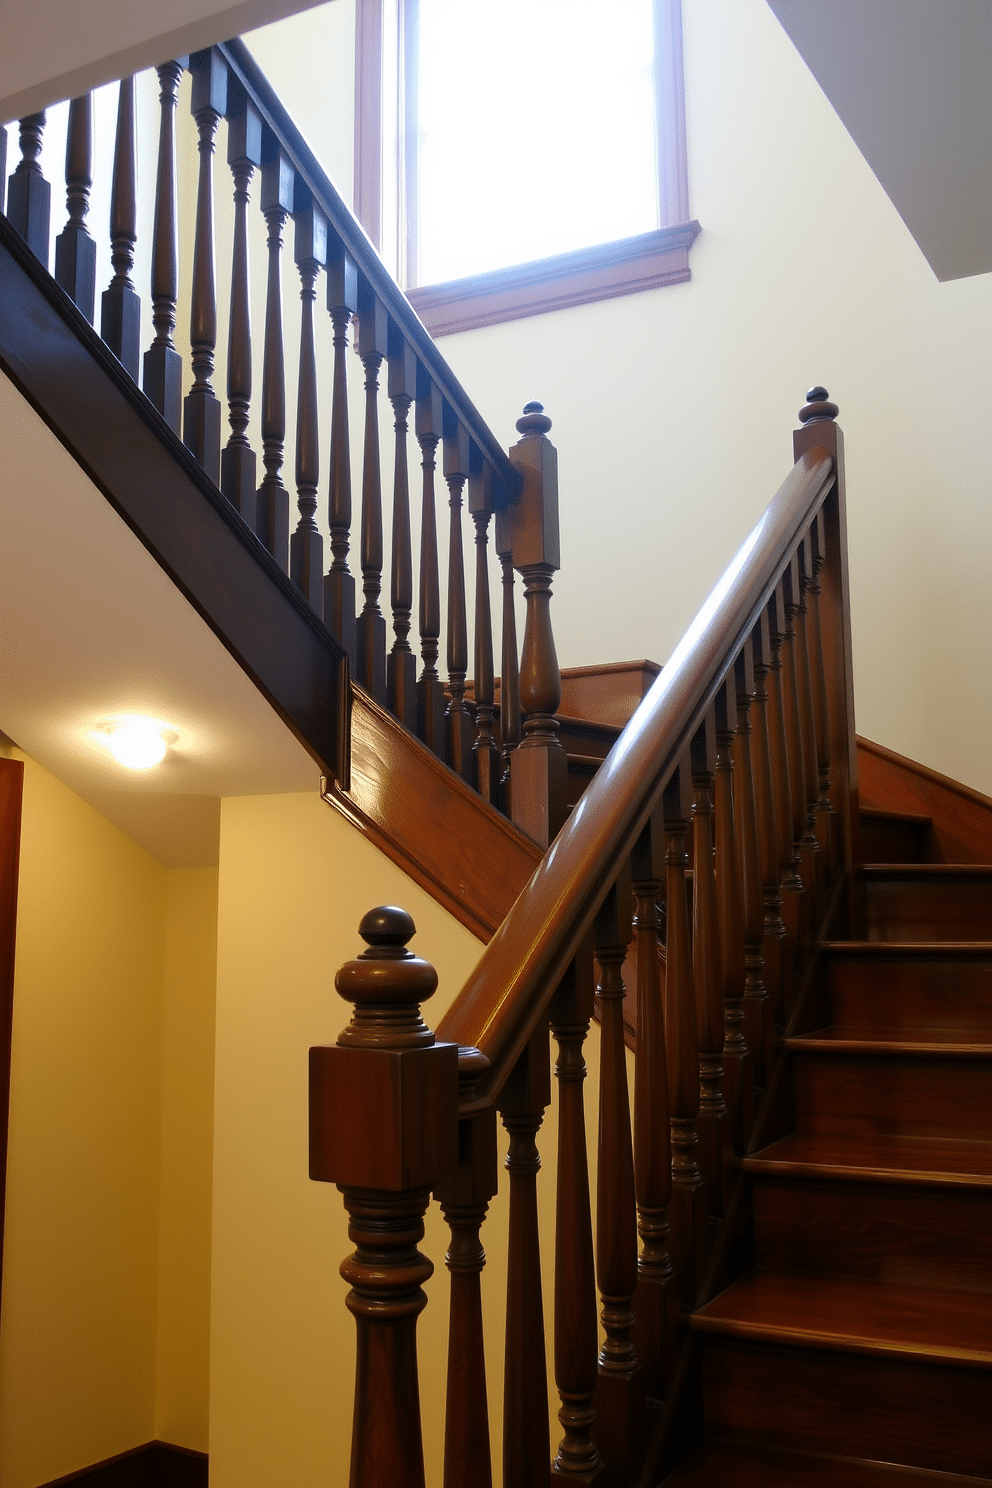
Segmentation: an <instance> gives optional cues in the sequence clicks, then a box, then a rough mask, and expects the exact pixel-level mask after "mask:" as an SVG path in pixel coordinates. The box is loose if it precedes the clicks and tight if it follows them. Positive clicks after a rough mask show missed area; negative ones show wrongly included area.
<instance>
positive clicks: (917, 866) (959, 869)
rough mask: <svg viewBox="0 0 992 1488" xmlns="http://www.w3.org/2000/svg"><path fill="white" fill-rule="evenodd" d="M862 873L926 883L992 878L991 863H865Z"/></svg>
mask: <svg viewBox="0 0 992 1488" xmlns="http://www.w3.org/2000/svg"><path fill="white" fill-rule="evenodd" d="M860 872H861V873H862V874H863V875H864V877H865V878H867V879H872V878H906V879H916V880H918V881H919V882H920V883H926V882H927V881H928V880H929V879H936V880H938V881H944V882H946V880H947V879H953V878H965V879H980V878H983V877H984V878H992V864H990V863H865V864H864V866H863V867H862V868H861V869H860Z"/></svg>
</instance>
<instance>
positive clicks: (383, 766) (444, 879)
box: [325, 686, 541, 941]
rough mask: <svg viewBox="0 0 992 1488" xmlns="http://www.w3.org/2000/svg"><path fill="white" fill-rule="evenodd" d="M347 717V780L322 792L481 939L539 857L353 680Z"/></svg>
mask: <svg viewBox="0 0 992 1488" xmlns="http://www.w3.org/2000/svg"><path fill="white" fill-rule="evenodd" d="M351 718H352V735H351V750H352V754H351V784H350V787H349V789H348V790H347V791H342V790H340V789H338V788H337V787H333V788H330V789H328V790H327V791H326V792H325V799H326V800H328V801H329V802H330V803H331V805H332V806H334V807H335V808H336V809H337V810H339V811H341V812H342V813H343V814H344V815H345V816H346V817H347V818H348V819H349V821H351V822H353V823H354V824H355V825H356V826H358V827H360V828H361V829H362V831H364V832H365V833H366V834H367V835H368V836H369V838H370V839H371V840H372V841H373V842H374V843H375V844H376V846H377V847H379V848H381V850H382V851H383V852H384V853H386V855H387V857H390V858H392V860H393V862H394V863H397V864H399V866H400V867H401V868H402V869H403V870H404V872H405V873H409V875H410V877H411V878H413V879H414V880H415V881H416V882H417V883H419V884H420V885H421V887H422V888H425V889H426V890H427V892H428V893H429V894H432V895H433V896H434V898H435V899H437V901H438V903H440V904H443V905H444V907H445V908H446V909H448V910H449V911H450V912H451V913H452V914H453V915H455V917H456V918H457V919H459V920H460V921H461V923H462V924H463V925H465V926H466V927H467V928H468V929H469V930H471V931H472V933H473V935H477V936H478V938H479V939H480V940H482V941H488V940H489V938H490V937H491V936H492V935H493V933H494V931H495V930H496V928H497V926H498V925H499V924H501V922H502V921H503V919H504V918H505V916H506V914H507V911H508V910H509V908H510V906H511V905H512V903H513V901H514V899H515V898H516V897H517V895H518V894H519V893H520V890H521V889H522V888H523V886H524V884H525V883H526V882H527V881H528V879H529V878H530V876H531V874H532V873H533V872H534V869H535V868H536V867H537V865H538V863H539V862H540V860H541V852H540V849H539V848H538V847H537V844H536V843H534V842H531V841H530V839H529V838H528V837H525V836H524V834H523V833H522V832H519V831H517V829H516V828H515V827H513V826H511V824H510V823H509V822H508V821H507V820H506V819H505V818H504V817H502V816H500V814H499V813H498V812H497V811H495V810H494V809H493V808H492V807H491V806H489V805H488V804H487V803H486V802H485V801H483V800H482V798H481V797H480V796H479V795H478V794H477V792H475V791H474V790H472V789H471V787H470V786H469V785H467V784H466V783H465V782H464V781H462V780H459V779H458V777H457V776H456V775H454V774H453V772H452V771H451V770H449V769H448V768H447V767H446V766H445V765H444V764H442V762H441V761H440V760H439V759H438V758H437V756H436V755H435V754H433V753H432V752H431V751H430V750H429V749H427V748H425V746H424V745H422V744H421V743H420V742H419V741H418V740H416V739H414V738H413V737H412V736H411V735H410V734H408V733H407V732H406V730H405V729H404V728H403V727H402V726H401V725H400V724H399V723H398V722H397V720H396V719H395V718H393V717H392V715H391V714H389V713H388V712H387V711H386V709H385V708H383V707H381V706H380V705H379V704H378V703H376V702H375V701H374V700H373V699H372V698H370V697H369V696H368V694H367V693H365V692H364V691H363V690H362V689H361V688H359V687H357V686H356V687H354V688H353V689H352V709H351Z"/></svg>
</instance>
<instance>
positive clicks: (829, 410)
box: [799, 385, 840, 424]
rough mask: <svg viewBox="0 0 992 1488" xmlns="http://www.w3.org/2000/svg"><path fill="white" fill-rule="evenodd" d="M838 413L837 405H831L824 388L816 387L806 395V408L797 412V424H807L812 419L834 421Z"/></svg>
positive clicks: (828, 395)
mask: <svg viewBox="0 0 992 1488" xmlns="http://www.w3.org/2000/svg"><path fill="white" fill-rule="evenodd" d="M839 412H840V410H839V409H838V407H837V404H836V403H831V401H830V394H829V393H828V392H827V390H826V388H825V387H820V386H819V385H817V386H816V387H811V388H810V390H809V392H808V393H807V394H806V406H805V408H800V410H799V422H800V423H801V424H808V423H809V422H810V421H811V420H813V419H835V418H836V417H837V414H838V413H839Z"/></svg>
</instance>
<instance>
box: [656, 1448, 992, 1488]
mask: <svg viewBox="0 0 992 1488" xmlns="http://www.w3.org/2000/svg"><path fill="white" fill-rule="evenodd" d="M666 1481H667V1482H670V1483H672V1484H677V1485H678V1488H719V1485H723V1484H725V1483H733V1484H734V1488H796V1485H797V1484H798V1483H809V1484H811V1485H815V1488H988V1484H989V1481H990V1480H989V1479H988V1478H974V1477H970V1476H969V1477H962V1476H961V1475H959V1474H958V1473H954V1474H953V1475H952V1474H949V1473H934V1472H926V1473H924V1472H920V1471H919V1470H917V1469H916V1468H912V1467H910V1468H899V1467H893V1466H892V1464H891V1463H888V1462H865V1461H860V1460H858V1459H857V1458H853V1457H839V1456H834V1455H831V1456H827V1455H826V1454H825V1453H824V1454H814V1453H811V1452H802V1453H798V1452H776V1451H774V1450H770V1451H769V1450H762V1449H761V1448H760V1447H756V1446H753V1445H750V1444H744V1443H742V1442H738V1441H735V1440H733V1439H731V1440H729V1441H723V1442H721V1443H719V1444H718V1445H716V1446H712V1447H707V1448H706V1449H705V1450H704V1451H702V1452H700V1453H699V1454H698V1455H697V1456H694V1457H693V1458H692V1460H691V1461H689V1462H687V1463H685V1464H684V1466H682V1467H680V1468H679V1469H678V1471H677V1472H675V1473H673V1474H672V1476H671V1477H670V1478H668V1479H666Z"/></svg>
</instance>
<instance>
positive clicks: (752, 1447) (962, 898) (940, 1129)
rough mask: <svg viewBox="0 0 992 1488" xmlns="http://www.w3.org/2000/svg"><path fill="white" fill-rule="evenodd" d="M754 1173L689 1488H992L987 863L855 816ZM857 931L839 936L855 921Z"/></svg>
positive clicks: (713, 1346)
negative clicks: (835, 927) (850, 881)
mask: <svg viewBox="0 0 992 1488" xmlns="http://www.w3.org/2000/svg"><path fill="white" fill-rule="evenodd" d="M862 831H863V834H864V837H863V843H864V856H866V857H870V856H874V855H875V854H876V853H877V851H878V849H879V848H884V850H885V856H886V858H887V859H889V861H886V862H883V863H872V864H869V865H866V866H865V867H864V870H863V879H862V893H861V895H860V901H859V902H858V904H857V907H856V910H855V923H854V924H853V925H852V926H851V927H850V930H851V933H850V935H844V936H842V935H841V934H840V933H839V931H838V933H837V934H836V938H830V939H826V940H824V941H822V942H821V943H820V945H819V947H818V949H817V952H816V953H815V955H816V959H815V964H814V967H813V973H812V975H811V977H810V978H809V979H808V981H807V991H806V996H805V999H804V1001H803V1002H802V1004H801V1006H799V1007H797V1009H796V1012H795V1015H794V1017H793V1018H792V1020H791V1024H790V1027H789V1029H788V1033H787V1036H786V1037H785V1038H784V1040H782V1042H781V1045H780V1047H781V1048H782V1051H783V1053H784V1059H783V1060H782V1062H781V1065H780V1067H779V1074H778V1084H777V1088H776V1089H775V1090H774V1091H773V1092H772V1097H771V1100H770V1103H769V1109H768V1110H767V1112H766V1116H765V1121H764V1125H763V1129H760V1130H759V1131H758V1132H757V1134H756V1138H757V1140H756V1142H755V1143H752V1147H751V1151H750V1153H749V1155H747V1156H745V1157H744V1158H743V1159H740V1160H738V1169H739V1171H741V1172H742V1173H743V1175H744V1193H743V1195H742V1202H743V1213H744V1214H745V1215H746V1220H744V1221H742V1225H741V1228H742V1229H743V1230H744V1231H745V1234H746V1243H747V1245H753V1267H752V1269H750V1270H749V1271H747V1273H746V1274H744V1275H742V1276H740V1277H739V1279H737V1280H736V1281H734V1282H733V1284H732V1285H730V1286H728V1287H727V1288H726V1290H724V1291H722V1292H720V1293H719V1295H717V1296H715V1297H713V1298H712V1300H710V1301H708V1302H706V1303H705V1304H704V1305H703V1306H701V1307H699V1308H698V1309H697V1310H696V1311H695V1312H694V1313H693V1315H692V1318H691V1329H692V1335H693V1339H694V1345H695V1349H696V1351H697V1353H698V1359H697V1364H698V1370H699V1374H698V1378H699V1380H700V1382H701V1396H702V1412H703V1418H704V1421H705V1438H704V1440H705V1445H704V1447H703V1449H702V1451H700V1452H697V1453H696V1454H694V1455H692V1456H690V1458H689V1459H688V1460H687V1461H685V1462H683V1464H682V1465H681V1466H679V1467H678V1468H677V1469H676V1471H675V1472H674V1473H673V1474H672V1475H671V1477H670V1478H669V1479H668V1481H671V1482H674V1483H678V1484H686V1485H688V1484H700V1485H702V1484H716V1483H734V1484H739V1485H741V1488H744V1485H750V1484H755V1485H756V1484H759V1483H760V1484H762V1485H769V1484H787V1483H790V1484H791V1483H806V1482H809V1483H816V1484H823V1485H835V1484H836V1485H838V1488H839V1485H842V1484H844V1485H849V1484H857V1485H865V1488H868V1485H874V1484H878V1485H879V1488H883V1485H888V1488H893V1485H896V1484H903V1483H905V1484H907V1485H908V1484H910V1483H912V1484H919V1483H920V1482H921V1481H925V1482H939V1483H964V1482H969V1483H978V1482H981V1483H988V1482H992V867H990V866H986V865H981V864H971V863H969V864H964V865H958V864H946V863H934V862H931V861H928V858H929V857H931V856H932V855H933V851H934V847H933V837H934V833H933V827H932V823H931V821H930V818H929V817H927V816H924V815H921V814H918V813H912V814H910V813H905V812H895V811H891V810H885V809H880V808H875V809H873V810H869V811H865V812H863V814H862ZM845 928H846V927H845Z"/></svg>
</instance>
